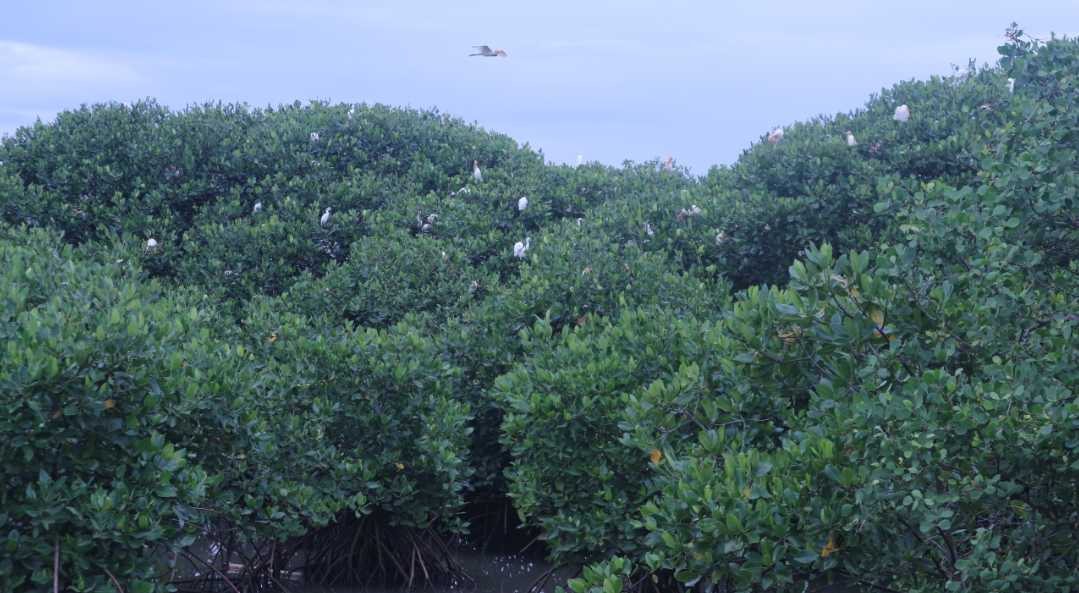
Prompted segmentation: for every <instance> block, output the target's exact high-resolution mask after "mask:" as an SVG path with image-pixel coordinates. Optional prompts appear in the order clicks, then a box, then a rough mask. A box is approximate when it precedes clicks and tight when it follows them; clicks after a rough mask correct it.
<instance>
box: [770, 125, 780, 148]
mask: <svg viewBox="0 0 1079 593" xmlns="http://www.w3.org/2000/svg"><path fill="white" fill-rule="evenodd" d="M782 140H783V127H782V126H780V127H778V128H776V129H774V130H772V133H770V134H768V141H769V142H771V143H772V145H773V146H776V145H778V144H779V143H780V142H781V141H782Z"/></svg>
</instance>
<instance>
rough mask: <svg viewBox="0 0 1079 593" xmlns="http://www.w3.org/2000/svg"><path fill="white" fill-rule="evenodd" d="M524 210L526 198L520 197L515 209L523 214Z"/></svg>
mask: <svg viewBox="0 0 1079 593" xmlns="http://www.w3.org/2000/svg"><path fill="white" fill-rule="evenodd" d="M525 208H528V198H526V197H524V196H521V199H520V200H517V209H518V210H520V211H521V212H524V211H525Z"/></svg>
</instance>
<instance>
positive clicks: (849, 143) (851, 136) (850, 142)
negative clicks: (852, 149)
mask: <svg viewBox="0 0 1079 593" xmlns="http://www.w3.org/2000/svg"><path fill="white" fill-rule="evenodd" d="M857 145H858V141H857V140H855V139H854V133H852V132H851V131H850V130H847V146H857Z"/></svg>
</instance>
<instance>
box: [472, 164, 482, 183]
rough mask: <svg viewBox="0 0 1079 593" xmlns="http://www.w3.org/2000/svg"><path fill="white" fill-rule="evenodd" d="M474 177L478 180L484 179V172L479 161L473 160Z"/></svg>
mask: <svg viewBox="0 0 1079 593" xmlns="http://www.w3.org/2000/svg"><path fill="white" fill-rule="evenodd" d="M472 177H474V178H475V179H476V181H483V172H482V171H480V165H479V161H472Z"/></svg>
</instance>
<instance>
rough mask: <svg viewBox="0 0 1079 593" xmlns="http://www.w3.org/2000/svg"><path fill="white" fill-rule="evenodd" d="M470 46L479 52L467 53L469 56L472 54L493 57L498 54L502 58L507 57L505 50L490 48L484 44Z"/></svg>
mask: <svg viewBox="0 0 1079 593" xmlns="http://www.w3.org/2000/svg"><path fill="white" fill-rule="evenodd" d="M472 47H473V48H475V49H478V50H480V53H478V54H468V56H469V57H472V56H484V57H487V58H493V57H495V56H499V57H503V58H505V57H507V56H506V52H505V51H503V50H501V49H491V48H490V47H487V46H486V45H473V46H472Z"/></svg>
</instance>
